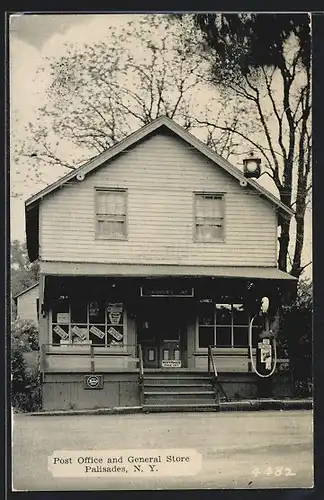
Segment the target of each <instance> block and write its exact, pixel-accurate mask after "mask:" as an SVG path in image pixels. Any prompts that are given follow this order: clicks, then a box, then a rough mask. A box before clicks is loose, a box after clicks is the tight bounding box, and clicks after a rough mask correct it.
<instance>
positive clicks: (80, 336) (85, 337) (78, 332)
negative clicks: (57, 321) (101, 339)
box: [71, 326, 87, 341]
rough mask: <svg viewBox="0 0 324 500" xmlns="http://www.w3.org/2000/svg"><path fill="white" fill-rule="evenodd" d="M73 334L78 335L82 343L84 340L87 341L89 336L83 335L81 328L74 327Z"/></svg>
mask: <svg viewBox="0 0 324 500" xmlns="http://www.w3.org/2000/svg"><path fill="white" fill-rule="evenodd" d="M71 331H72V333H74V335H76V336H77V337H79V339H81V340H82V341H83V340H87V336H86V335H85V333H83V331H82V330H81V328H79V327H78V326H74V327H73V328H72V329H71Z"/></svg>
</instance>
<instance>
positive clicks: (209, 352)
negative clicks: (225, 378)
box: [208, 345, 218, 379]
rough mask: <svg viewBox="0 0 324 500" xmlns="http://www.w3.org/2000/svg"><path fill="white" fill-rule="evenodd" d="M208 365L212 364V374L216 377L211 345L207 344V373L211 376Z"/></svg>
mask: <svg viewBox="0 0 324 500" xmlns="http://www.w3.org/2000/svg"><path fill="white" fill-rule="evenodd" d="M210 365H212V369H213V375H214V377H215V379H217V377H218V373H217V369H216V364H215V360H214V356H213V351H212V346H211V345H209V346H208V375H209V377H210V376H211V373H210Z"/></svg>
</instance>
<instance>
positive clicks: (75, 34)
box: [9, 14, 312, 275]
mask: <svg viewBox="0 0 324 500" xmlns="http://www.w3.org/2000/svg"><path fill="white" fill-rule="evenodd" d="M138 16H139V15H138V14H132V15H129V14H72V15H67V14H62V15H58V14H56V15H52V14H37V15H27V14H16V15H12V16H10V46H9V49H10V113H11V116H12V118H14V119H12V126H11V132H12V134H14V136H15V137H16V138H17V139H18V140H25V139H28V136H27V133H26V125H27V124H28V122H33V121H34V120H35V116H36V110H37V108H38V107H39V106H41V105H43V104H45V103H46V93H45V92H46V88H47V86H48V84H49V82H50V76H49V71H48V67H49V66H48V65H49V63H48V61H47V58H53V57H55V56H60V55H64V54H65V53H66V47H65V44H66V43H71V42H73V43H81V44H82V43H85V42H86V43H88V44H90V43H92V42H98V41H100V40H102V38H104V37H105V36H106V34H107V25H111V24H113V25H114V26H115V27H118V28H119V29H123V25H124V24H125V23H126V22H128V21H130V20H132V19H134V17H138ZM40 67H44V68H45V71H44V72H42V73H39V72H38V70H39V68H40ZM199 98H201V96H199ZM44 172H45V175H44V176H43V179H42V181H41V182H40V181H37V179H36V177H35V176H33V174H30V169H29V167H28V165H27V163H24V162H20V164H19V167H18V165H16V164H15V162H14V161H11V165H10V177H11V190H12V192H16V193H17V192H18V193H20V196H19V197H12V198H11V238H12V239H19V240H21V241H24V240H25V215H24V201H25V200H26V199H27V198H29V197H30V196H31V195H32V194H34V193H36V192H38V191H39V190H41V189H42V188H44V187H45V186H46V185H47V184H50V183H52V182H54V181H55V180H56V179H57V178H58V177H61V176H62V175H64V174H65V173H66V172H67V170H66V169H63V168H60V167H55V168H54V167H46V170H45V169H44ZM266 179H267V176H264V181H263V183H264V182H265V183H266V182H267V181H266ZM264 187H266V188H267V189H269V190H272V186H271V184H268V185H267V184H264ZM311 222H312V219H311V212H310V211H308V212H307V218H306V233H305V251H304V263H306V262H308V261H310V260H311V259H312V257H311V256H312V244H311V241H312V239H311V238H312V236H311ZM307 275H311V266H309V267H308V268H307Z"/></svg>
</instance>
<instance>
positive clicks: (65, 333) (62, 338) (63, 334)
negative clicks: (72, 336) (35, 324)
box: [52, 325, 69, 345]
mask: <svg viewBox="0 0 324 500" xmlns="http://www.w3.org/2000/svg"><path fill="white" fill-rule="evenodd" d="M52 342H53V345H60V344H61V342H62V343H63V342H65V343H69V325H53V326H52Z"/></svg>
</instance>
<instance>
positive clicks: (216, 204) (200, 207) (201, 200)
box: [196, 195, 223, 217]
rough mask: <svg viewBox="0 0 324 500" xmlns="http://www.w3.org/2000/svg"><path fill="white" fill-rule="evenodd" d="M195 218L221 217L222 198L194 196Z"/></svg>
mask: <svg viewBox="0 0 324 500" xmlns="http://www.w3.org/2000/svg"><path fill="white" fill-rule="evenodd" d="M196 217H223V199H222V196H217V195H196Z"/></svg>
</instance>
